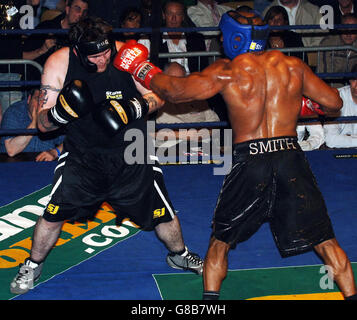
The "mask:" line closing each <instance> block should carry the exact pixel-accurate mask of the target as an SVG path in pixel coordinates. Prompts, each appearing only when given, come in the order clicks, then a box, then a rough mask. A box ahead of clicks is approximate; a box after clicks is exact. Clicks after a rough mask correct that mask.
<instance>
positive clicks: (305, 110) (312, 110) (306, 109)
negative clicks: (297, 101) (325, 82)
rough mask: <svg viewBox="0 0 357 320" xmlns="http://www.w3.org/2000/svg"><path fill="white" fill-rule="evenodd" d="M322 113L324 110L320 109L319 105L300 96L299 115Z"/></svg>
mask: <svg viewBox="0 0 357 320" xmlns="http://www.w3.org/2000/svg"><path fill="white" fill-rule="evenodd" d="M318 114H319V115H324V114H325V112H324V111H323V110H322V109H321V106H320V105H319V104H318V103H316V102H314V101H311V100H310V99H309V98H306V97H304V96H303V97H302V103H301V111H300V116H301V117H304V116H314V115H318Z"/></svg>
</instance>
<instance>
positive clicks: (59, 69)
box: [37, 48, 68, 132]
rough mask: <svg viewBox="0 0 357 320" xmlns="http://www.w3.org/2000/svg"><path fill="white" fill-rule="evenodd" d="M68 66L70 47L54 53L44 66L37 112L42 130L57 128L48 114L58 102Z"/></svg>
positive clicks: (38, 125)
mask: <svg viewBox="0 0 357 320" xmlns="http://www.w3.org/2000/svg"><path fill="white" fill-rule="evenodd" d="M67 67H68V48H63V49H60V50H59V51H56V52H55V53H54V54H52V55H51V56H50V57H49V58H48V60H47V61H46V64H45V66H44V70H43V73H42V77H41V88H40V98H39V101H40V108H39V112H38V114H37V127H38V129H39V130H40V131H42V132H48V131H53V130H56V129H57V128H58V127H57V126H55V125H53V124H52V123H51V122H50V121H49V120H48V116H47V112H48V109H50V108H52V107H53V106H54V105H55V104H56V100H57V96H58V94H59V92H60V91H61V89H62V87H63V83H64V77H65V73H66V71H67Z"/></svg>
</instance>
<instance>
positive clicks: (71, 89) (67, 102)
mask: <svg viewBox="0 0 357 320" xmlns="http://www.w3.org/2000/svg"><path fill="white" fill-rule="evenodd" d="M92 107H93V97H92V93H91V91H90V89H89V87H88V85H87V84H86V83H85V82H84V81H82V80H72V81H70V82H69V83H67V84H66V85H65V86H64V87H63V88H62V90H61V91H60V93H59V95H58V97H57V102H56V105H55V106H54V107H52V108H51V109H49V110H48V113H47V116H48V120H49V121H50V122H52V123H53V124H54V125H56V126H61V125H65V124H67V123H68V122H70V121H72V120H75V119H78V118H79V117H82V116H84V115H86V114H87V113H89V112H91V110H92Z"/></svg>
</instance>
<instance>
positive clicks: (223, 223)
mask: <svg viewBox="0 0 357 320" xmlns="http://www.w3.org/2000/svg"><path fill="white" fill-rule="evenodd" d="M265 222H269V224H270V228H271V231H272V234H273V237H274V240H275V243H276V245H277V248H278V250H279V252H280V254H281V256H282V257H287V256H291V255H295V254H299V253H302V252H305V251H308V250H310V249H312V247H313V246H315V245H317V244H319V243H321V242H323V241H325V240H328V239H332V238H334V237H335V236H334V232H333V229H332V225H331V222H330V218H329V216H328V213H327V209H326V205H325V201H324V199H323V197H322V194H321V192H320V190H319V188H318V186H317V183H316V179H315V177H314V175H313V173H312V171H311V169H310V166H309V164H308V161H307V159H306V157H305V154H304V152H303V151H302V150H301V148H300V146H299V144H298V142H297V138H296V137H276V138H269V139H259V140H251V141H246V142H244V143H239V144H235V145H234V146H233V162H232V169H231V171H230V172H229V173H228V174H227V175H226V177H225V179H224V182H223V186H222V189H221V191H220V194H219V197H218V200H217V205H216V209H215V213H214V218H213V225H212V226H213V231H212V232H213V233H212V236H214V237H215V238H216V239H218V240H221V241H223V242H225V243H228V244H230V247H231V248H232V249H233V248H235V246H236V245H237V243H239V242H243V241H245V240H247V239H249V238H250V237H251V236H252V235H253V234H254V233H255V232H256V231H257V230H258V229H259V227H260V226H261V225H262V224H263V223H265Z"/></svg>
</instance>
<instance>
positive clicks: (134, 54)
mask: <svg viewBox="0 0 357 320" xmlns="http://www.w3.org/2000/svg"><path fill="white" fill-rule="evenodd" d="M148 56H149V51H148V49H147V48H146V47H145V46H144V45H142V44H140V43H137V42H136V41H135V40H130V41H128V42H126V43H125V44H123V45H122V47H121V48H120V49H119V51H118V53H117V54H116V56H115V58H114V61H113V64H114V67H116V68H117V69H119V70H122V71H126V72H129V73H131V74H133V73H134V72H135V70H136V68H137V67H138V66H139V65H140V63H142V62H144V61H146V60H147V58H148Z"/></svg>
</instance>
